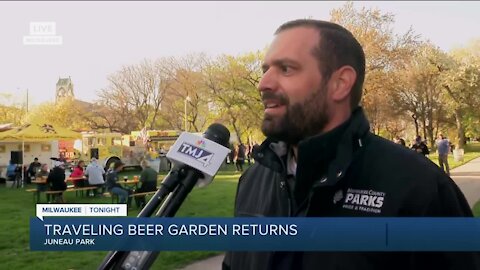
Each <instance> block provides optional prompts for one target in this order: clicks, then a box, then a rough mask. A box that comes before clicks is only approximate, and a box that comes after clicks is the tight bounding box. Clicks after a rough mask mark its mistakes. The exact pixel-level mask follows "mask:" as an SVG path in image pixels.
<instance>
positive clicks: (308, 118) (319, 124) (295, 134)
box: [262, 85, 329, 144]
mask: <svg viewBox="0 0 480 270" xmlns="http://www.w3.org/2000/svg"><path fill="white" fill-rule="evenodd" d="M326 95H327V86H326V85H322V86H321V87H320V88H319V89H318V90H317V91H314V92H313V93H312V94H311V95H310V96H309V97H308V98H306V99H305V100H304V101H303V102H302V103H295V104H290V101H289V99H288V97H287V96H285V95H283V94H281V93H273V92H264V95H263V98H276V99H278V100H280V101H281V104H282V105H285V106H286V113H285V115H283V116H282V117H276V116H270V115H268V114H266V115H265V116H264V119H263V122H262V132H263V134H265V136H267V137H270V138H272V139H275V140H280V141H284V142H286V143H288V144H297V143H298V142H299V141H301V140H303V139H305V138H308V137H310V136H314V135H317V134H319V133H320V132H321V131H322V130H323V128H324V127H325V126H326V125H327V123H328V121H329V116H328V106H327V102H326V100H327V99H326Z"/></svg>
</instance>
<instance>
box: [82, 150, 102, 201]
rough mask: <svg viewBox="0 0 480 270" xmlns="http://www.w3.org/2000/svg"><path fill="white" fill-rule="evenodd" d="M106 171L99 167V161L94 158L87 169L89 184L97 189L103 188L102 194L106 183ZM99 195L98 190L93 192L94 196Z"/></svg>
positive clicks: (86, 174)
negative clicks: (104, 176)
mask: <svg viewBox="0 0 480 270" xmlns="http://www.w3.org/2000/svg"><path fill="white" fill-rule="evenodd" d="M104 174H105V170H104V169H103V167H102V166H100V165H98V163H97V159H96V158H94V157H93V158H92V159H91V160H90V164H88V166H87V169H85V176H87V179H88V184H89V185H90V186H94V187H97V188H102V194H103V190H104V184H105V181H104V180H103V175H104ZM96 194H97V189H94V190H93V195H94V196H95V195H96Z"/></svg>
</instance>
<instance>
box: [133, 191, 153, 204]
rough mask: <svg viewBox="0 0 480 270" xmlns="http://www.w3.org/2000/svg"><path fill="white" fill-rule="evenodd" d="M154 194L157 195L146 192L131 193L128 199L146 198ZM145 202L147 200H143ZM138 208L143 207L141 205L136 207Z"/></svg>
mask: <svg viewBox="0 0 480 270" xmlns="http://www.w3.org/2000/svg"><path fill="white" fill-rule="evenodd" d="M155 193H157V191H156V190H155V191H148V192H142V193H133V194H131V195H130V196H129V197H131V198H136V197H143V196H144V197H147V196H148V195H154V194H155ZM146 202H147V200H146V199H145V203H146ZM137 207H138V208H140V207H143V205H140V206H139V205H137Z"/></svg>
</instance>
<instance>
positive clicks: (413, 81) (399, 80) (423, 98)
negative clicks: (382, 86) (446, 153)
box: [391, 43, 445, 147]
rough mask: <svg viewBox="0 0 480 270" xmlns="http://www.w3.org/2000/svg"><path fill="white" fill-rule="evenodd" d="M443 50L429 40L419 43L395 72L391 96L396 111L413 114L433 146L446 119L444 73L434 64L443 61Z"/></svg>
mask: <svg viewBox="0 0 480 270" xmlns="http://www.w3.org/2000/svg"><path fill="white" fill-rule="evenodd" d="M440 53H441V51H440V50H439V49H438V48H436V47H435V46H434V45H432V44H430V43H424V44H422V45H421V46H419V47H418V48H417V49H416V51H415V53H414V56H413V57H412V58H411V59H410V61H408V62H406V63H405V65H404V66H403V68H402V69H399V70H398V71H396V72H395V76H392V78H391V80H392V85H395V91H393V93H392V100H393V103H394V104H395V105H394V107H395V108H397V111H399V112H403V113H406V114H408V115H411V116H412V118H413V121H414V125H415V131H416V135H417V136H418V135H420V126H421V128H422V131H423V132H422V134H421V135H422V137H424V138H428V142H429V143H430V147H433V146H434V133H435V128H437V130H438V128H439V126H440V124H441V122H445V120H444V119H445V115H444V114H445V105H444V103H445V97H444V96H443V95H442V89H441V84H440V80H441V76H442V73H441V72H440V71H439V70H438V69H437V67H436V65H435V64H432V61H433V60H432V59H436V60H435V62H438V61H440V59H439V58H438V55H439V54H440Z"/></svg>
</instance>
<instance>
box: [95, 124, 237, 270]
mask: <svg viewBox="0 0 480 270" xmlns="http://www.w3.org/2000/svg"><path fill="white" fill-rule="evenodd" d="M229 140H230V132H229V131H228V129H227V128H226V127H225V126H223V125H221V124H217V123H216V124H212V125H210V126H209V127H208V129H207V130H206V131H205V133H204V134H203V137H201V136H198V135H195V134H192V133H188V132H182V134H180V136H179V138H178V139H177V140H176V141H175V143H174V145H173V146H172V147H171V148H170V150H169V151H168V153H167V158H168V159H170V160H171V161H172V163H173V166H172V170H171V171H170V172H169V173H168V175H167V176H166V177H165V179H164V180H163V181H162V184H161V186H160V188H159V189H158V191H157V192H156V193H155V195H154V196H153V197H152V198H151V199H150V201H149V202H148V203H147V205H145V207H144V208H143V209H142V211H141V212H140V213H139V214H138V217H148V216H151V215H152V214H153V212H155V210H156V209H157V207H158V206H159V205H160V204H161V206H160V209H159V210H158V212H157V213H156V215H155V216H156V217H173V216H175V213H176V212H177V210H178V209H179V208H180V206H181V204H182V203H183V201H184V200H185V198H186V197H187V195H188V193H189V192H190V191H191V190H192V189H193V187H194V186H195V185H198V186H205V185H208V184H209V183H210V182H211V181H212V179H213V177H214V176H215V174H216V173H217V171H218V170H219V169H220V166H221V165H222V163H223V161H224V160H225V158H226V157H227V155H228V153H229V152H230V149H229V148H227V146H228V142H229ZM165 198H166V199H165ZM162 201H163V203H162ZM158 254H159V252H158V251H157V252H150V251H142V252H139V251H135V252H123V251H113V252H110V253H109V254H108V255H107V256H106V257H105V259H104V260H103V262H102V264H101V265H100V267H99V268H98V269H125V270H126V269H148V268H149V267H150V266H151V265H152V264H153V262H154V261H155V259H156V258H157V256H158ZM132 267H133V268H132Z"/></svg>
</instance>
